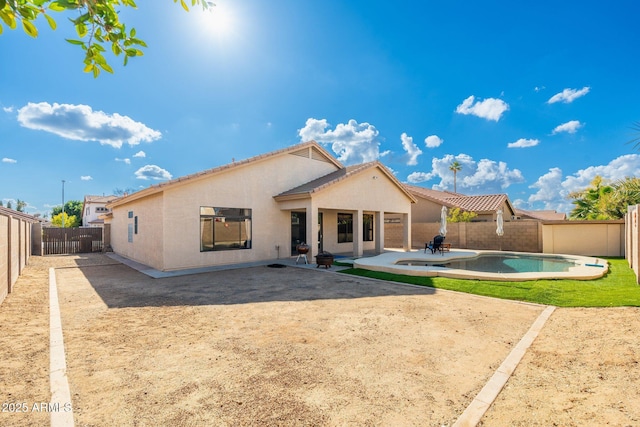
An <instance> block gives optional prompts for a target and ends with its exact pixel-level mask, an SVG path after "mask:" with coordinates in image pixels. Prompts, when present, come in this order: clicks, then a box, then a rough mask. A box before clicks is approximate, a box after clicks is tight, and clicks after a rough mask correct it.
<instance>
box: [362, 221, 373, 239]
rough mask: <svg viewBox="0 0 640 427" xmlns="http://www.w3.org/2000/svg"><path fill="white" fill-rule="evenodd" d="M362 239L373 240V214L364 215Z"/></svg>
mask: <svg viewBox="0 0 640 427" xmlns="http://www.w3.org/2000/svg"><path fill="white" fill-rule="evenodd" d="M362 240H363V241H365V242H373V215H372V214H364V215H362Z"/></svg>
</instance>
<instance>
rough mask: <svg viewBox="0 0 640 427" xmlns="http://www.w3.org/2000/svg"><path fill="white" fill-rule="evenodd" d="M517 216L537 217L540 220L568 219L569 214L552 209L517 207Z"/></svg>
mask: <svg viewBox="0 0 640 427" xmlns="http://www.w3.org/2000/svg"><path fill="white" fill-rule="evenodd" d="M516 217H517V218H518V219H535V220H538V221H564V220H566V219H567V214H565V213H561V212H560V213H559V212H557V211H552V210H541V211H527V210H524V209H516Z"/></svg>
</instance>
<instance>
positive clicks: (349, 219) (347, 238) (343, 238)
mask: <svg viewBox="0 0 640 427" xmlns="http://www.w3.org/2000/svg"><path fill="white" fill-rule="evenodd" d="M348 242H353V214H346V213H339V214H338V243H348Z"/></svg>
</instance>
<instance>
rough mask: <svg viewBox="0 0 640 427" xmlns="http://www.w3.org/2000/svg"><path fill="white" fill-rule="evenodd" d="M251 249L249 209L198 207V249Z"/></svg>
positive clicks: (205, 250) (206, 250) (203, 250)
mask: <svg viewBox="0 0 640 427" xmlns="http://www.w3.org/2000/svg"><path fill="white" fill-rule="evenodd" d="M236 249H251V209H243V208H217V207H207V206H203V207H201V208H200V251H201V252H208V251H229V250H236Z"/></svg>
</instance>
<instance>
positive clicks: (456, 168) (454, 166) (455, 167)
mask: <svg viewBox="0 0 640 427" xmlns="http://www.w3.org/2000/svg"><path fill="white" fill-rule="evenodd" d="M449 170H450V171H453V192H454V193H457V192H458V189H457V185H456V177H457V175H458V172H459V171H461V170H462V165H461V164H460V162H458V161H457V160H455V161H454V162H453V163H451V164H450V165H449Z"/></svg>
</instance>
